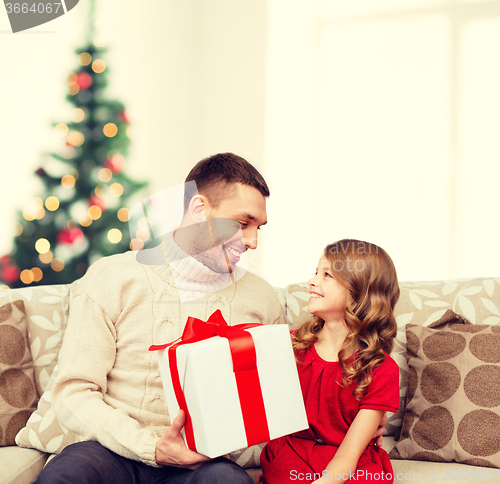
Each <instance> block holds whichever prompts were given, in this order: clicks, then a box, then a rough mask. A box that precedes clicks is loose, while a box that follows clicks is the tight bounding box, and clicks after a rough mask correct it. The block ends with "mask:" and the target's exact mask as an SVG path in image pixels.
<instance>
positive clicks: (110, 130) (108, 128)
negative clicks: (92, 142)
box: [102, 123, 118, 138]
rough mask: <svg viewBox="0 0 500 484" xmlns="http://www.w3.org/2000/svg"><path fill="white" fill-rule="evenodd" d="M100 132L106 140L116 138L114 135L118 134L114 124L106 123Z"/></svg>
mask: <svg viewBox="0 0 500 484" xmlns="http://www.w3.org/2000/svg"><path fill="white" fill-rule="evenodd" d="M102 132H103V133H104V135H105V136H107V137H108V138H112V137H113V136H116V134H117V133H118V128H117V127H116V124H114V123H108V124H106V125H105V126H104V128H103V129H102Z"/></svg>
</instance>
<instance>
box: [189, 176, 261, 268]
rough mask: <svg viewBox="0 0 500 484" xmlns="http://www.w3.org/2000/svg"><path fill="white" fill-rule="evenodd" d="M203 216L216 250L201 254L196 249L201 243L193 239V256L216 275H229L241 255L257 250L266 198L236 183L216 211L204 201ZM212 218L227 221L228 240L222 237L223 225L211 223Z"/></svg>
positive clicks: (248, 187) (250, 188)
mask: <svg viewBox="0 0 500 484" xmlns="http://www.w3.org/2000/svg"><path fill="white" fill-rule="evenodd" d="M205 215H206V217H207V220H208V222H209V225H210V228H211V231H212V234H213V237H212V240H213V245H215V247H213V248H212V249H210V250H208V251H200V250H197V249H200V248H201V247H202V244H201V243H199V241H196V240H193V245H194V247H193V248H194V249H195V250H194V254H195V255H194V257H195V258H196V259H198V260H199V261H200V262H202V263H203V264H205V265H206V266H208V267H210V268H211V269H212V270H213V271H215V272H220V273H223V272H228V271H229V272H231V271H233V270H234V267H235V266H236V264H237V263H238V261H239V260H240V256H241V254H242V253H243V252H245V251H246V250H247V249H255V248H256V247H257V239H258V230H259V228H260V227H261V226H262V225H264V224H265V223H267V213H266V199H265V198H264V196H263V195H262V194H261V193H260V192H259V191H258V190H257V189H256V188H254V187H251V186H249V185H244V184H242V183H236V184H235V186H234V192H233V194H232V195H231V196H229V197H228V198H226V199H224V200H222V201H221V203H220V204H219V206H218V207H217V208H214V207H212V206H211V205H210V203H209V202H208V201H206V203H205ZM211 219H217V220H218V221H220V219H227V222H228V223H227V225H226V228H227V229H228V231H229V234H230V235H229V237H224V224H219V226H217V224H216V223H215V222H216V221H217V220H214V223H211V224H210V220H211ZM235 224H236V227H235ZM238 226H239V227H238ZM219 227H221V228H219ZM231 227H233V229H232V230H231ZM235 231H236V233H234V232H235Z"/></svg>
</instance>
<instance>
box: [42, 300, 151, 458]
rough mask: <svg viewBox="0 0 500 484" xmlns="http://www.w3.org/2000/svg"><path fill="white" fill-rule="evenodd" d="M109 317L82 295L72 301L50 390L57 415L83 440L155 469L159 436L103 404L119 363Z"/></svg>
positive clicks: (62, 422)
mask: <svg viewBox="0 0 500 484" xmlns="http://www.w3.org/2000/svg"><path fill="white" fill-rule="evenodd" d="M115 338H116V332H115V328H114V325H113V322H112V321H111V319H110V317H109V316H108V315H107V314H106V313H105V312H104V311H103V310H102V309H101V308H100V307H99V306H98V305H97V304H96V303H95V302H94V301H93V300H92V299H90V298H89V297H88V296H87V295H86V294H85V293H84V292H80V293H79V294H78V295H76V296H75V297H74V298H73V299H72V301H71V311H70V319H69V321H68V325H67V327H66V331H65V335H64V342H63V345H62V348H61V353H60V356H59V361H58V365H59V369H58V375H57V377H56V379H55V381H54V386H53V388H52V405H53V407H54V410H55V412H56V415H57V417H58V419H59V421H60V422H61V424H62V425H64V426H65V427H66V428H68V429H69V430H71V431H73V432H74V433H75V434H76V435H77V436H78V437H79V439H80V440H96V441H98V442H100V443H101V444H102V445H103V446H105V447H107V448H109V449H111V450H112V451H114V452H116V453H118V454H120V455H122V456H124V457H127V458H130V459H134V460H138V461H142V462H145V463H146V464H149V465H156V460H155V447H156V441H157V440H158V436H157V435H156V434H155V433H154V432H153V431H152V430H150V429H148V428H145V427H143V426H142V425H141V424H140V423H139V422H138V421H137V420H135V419H133V418H131V417H130V416H129V415H128V414H127V412H126V411H124V410H122V409H116V408H113V407H111V406H110V405H108V404H107V403H106V402H105V401H104V395H105V393H106V391H107V375H108V373H109V372H110V371H111V369H112V368H113V365H114V363H115V358H116V343H115Z"/></svg>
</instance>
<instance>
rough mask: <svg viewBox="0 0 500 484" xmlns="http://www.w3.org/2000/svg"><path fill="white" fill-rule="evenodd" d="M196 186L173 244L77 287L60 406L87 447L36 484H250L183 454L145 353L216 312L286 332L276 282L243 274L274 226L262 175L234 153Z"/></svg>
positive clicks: (90, 275) (206, 167)
mask: <svg viewBox="0 0 500 484" xmlns="http://www.w3.org/2000/svg"><path fill="white" fill-rule="evenodd" d="M190 181H195V183H196V188H197V191H196V190H194V191H192V192H191V193H190V192H189V190H187V191H186V197H185V198H186V200H185V213H184V217H183V220H182V223H181V225H180V227H179V228H178V229H177V230H176V231H175V232H174V234H173V235H167V236H165V238H164V242H163V243H162V244H161V245H159V246H158V247H156V248H153V249H148V250H145V251H140V252H138V253H134V252H127V253H125V254H118V255H114V256H111V257H105V258H103V259H101V260H99V261H97V262H96V263H94V264H93V265H92V266H91V268H90V269H89V271H88V272H87V274H86V275H85V276H84V277H83V278H82V279H81V281H80V282H79V285H78V288H77V290H76V293H75V294H74V297H73V299H72V307H71V313H70V320H69V322H68V326H67V329H66V333H65V337H64V343H63V347H62V349H61V353H60V357H59V372H58V376H57V378H56V381H55V383H54V387H53V406H54V409H55V411H56V415H57V417H58V419H59V421H60V423H61V424H62V425H63V426H64V427H66V428H68V429H69V430H71V431H73V432H74V433H75V434H76V435H77V436H78V437H79V439H80V440H82V441H83V442H79V443H75V444H73V445H70V446H68V447H66V448H65V449H64V450H63V452H62V453H61V454H59V455H58V456H56V457H55V458H54V459H52V461H51V462H49V464H48V465H47V466H46V467H45V469H44V470H43V471H42V473H41V474H40V476H39V477H38V479H37V480H36V482H37V483H39V484H43V483H51V484H54V483H72V484H74V483H106V484H112V483H115V482H116V483H120V484H122V483H125V482H127V483H128V482H131V483H132V482H143V481H144V482H146V481H147V482H158V483H160V482H161V483H163V482H166V483H195V482H199V483H215V482H231V483H240V482H241V483H251V482H252V480H251V479H250V478H249V477H248V475H247V474H246V472H245V471H243V469H241V468H240V467H239V466H237V465H236V464H234V463H232V462H231V461H229V460H227V459H208V458H207V457H205V456H203V455H200V454H197V453H196V452H193V451H191V450H189V449H188V448H187V447H186V446H185V444H184V441H183V440H182V437H181V435H180V431H181V429H182V427H183V425H184V420H185V416H184V414H183V413H182V412H180V413H179V415H178V416H177V417H176V418H175V419H173V421H172V422H170V419H169V416H167V415H166V405H165V401H164V396H163V389H162V382H161V378H160V373H159V369H158V364H157V359H156V355H155V354H153V353H150V352H148V351H147V349H148V348H149V346H150V345H152V344H158V343H165V342H168V341H173V340H175V339H177V338H178V337H179V336H180V335H181V334H182V330H183V326H184V324H185V322H186V320H187V318H188V317H189V316H192V317H196V318H200V319H203V320H206V319H207V318H208V317H209V316H210V314H212V313H213V312H214V311H215V310H217V309H220V310H221V311H222V314H223V316H224V318H225V319H226V321H227V322H228V324H231V325H232V324H238V323H242V322H259V323H270V324H273V323H286V318H285V315H284V312H283V309H282V307H281V305H280V304H279V302H278V300H277V298H276V296H275V294H274V292H273V289H272V288H271V287H270V286H269V284H267V283H266V282H264V281H263V280H262V279H261V278H259V277H257V276H255V275H253V274H251V273H245V272H244V271H239V272H238V270H237V268H236V264H237V262H238V260H239V258H240V256H241V254H242V253H243V252H244V251H245V250H247V249H255V248H256V247H257V232H258V229H259V228H260V227H261V226H262V225H264V224H265V223H266V222H267V215H266V201H265V199H266V197H268V196H269V189H268V187H267V184H266V182H265V181H264V179H263V177H262V176H261V175H260V173H259V172H258V171H257V170H256V169H255V168H254V167H253V166H252V165H250V164H249V163H248V162H247V161H245V160H244V159H243V158H241V157H239V156H236V155H234V154H231V153H226V154H220V155H215V156H212V157H210V158H207V159H205V160H202V161H201V162H199V163H198V164H197V165H196V166H195V167H194V168H193V170H191V172H190V174H189V175H188V177H187V179H186V186H188V187H189V186H191V185H192V184H190V183H188V182H190ZM224 220H226V221H229V224H225V223H221V222H223V221H224ZM217 221H218V222H219V223H217ZM235 223H236V225H237V227H236V228H235V226H234V225H235ZM206 229H208V231H207V230H206ZM203 233H205V236H203ZM207 233H208V237H207V236H206V234H207ZM207 240H208V241H209V242H207ZM219 242H220V243H219ZM136 255H137V257H136ZM181 301H184V302H181ZM172 417H173V416H172Z"/></svg>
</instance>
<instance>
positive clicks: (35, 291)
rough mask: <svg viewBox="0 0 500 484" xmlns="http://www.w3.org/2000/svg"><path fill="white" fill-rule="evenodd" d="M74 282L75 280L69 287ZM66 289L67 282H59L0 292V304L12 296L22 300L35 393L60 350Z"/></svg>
mask: <svg viewBox="0 0 500 484" xmlns="http://www.w3.org/2000/svg"><path fill="white" fill-rule="evenodd" d="M77 283H78V281H76V282H74V283H73V284H72V285H71V286H74V285H75V284H77ZM69 288H70V286H69V285H64V284H61V285H53V286H48V285H47V286H36V287H23V288H21V289H9V290H8V291H0V304H5V303H7V302H10V301H12V300H14V299H16V300H21V301H24V304H25V307H26V321H27V325H28V334H29V340H30V345H31V354H32V357H33V365H34V371H35V382H36V386H37V391H38V394H39V395H42V394H43V392H44V391H45V389H46V388H47V383H48V381H49V378H50V376H51V375H52V371H53V370H54V367H55V366H56V363H57V355H58V354H59V350H60V349H61V344H62V337H63V334H64V330H65V328H66V323H67V320H68V313H69V299H70V290H69Z"/></svg>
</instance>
